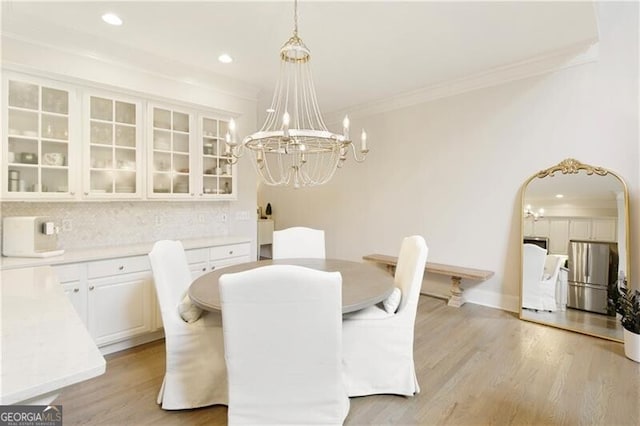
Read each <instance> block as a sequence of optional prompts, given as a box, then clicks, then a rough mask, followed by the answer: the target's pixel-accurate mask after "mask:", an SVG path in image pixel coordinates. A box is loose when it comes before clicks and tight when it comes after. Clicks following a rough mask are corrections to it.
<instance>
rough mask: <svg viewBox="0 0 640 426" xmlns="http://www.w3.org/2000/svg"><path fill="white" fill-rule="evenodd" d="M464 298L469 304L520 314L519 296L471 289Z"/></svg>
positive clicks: (465, 293)
mask: <svg viewBox="0 0 640 426" xmlns="http://www.w3.org/2000/svg"><path fill="white" fill-rule="evenodd" d="M463 297H464V300H465V302H467V303H474V304H476V305H482V306H487V307H489V308H496V309H502V310H503V311H509V312H520V309H519V308H518V304H519V303H520V298H519V297H518V296H511V295H505V294H501V293H495V292H493V291H486V290H480V289H475V288H471V289H467V290H465V291H464V295H463Z"/></svg>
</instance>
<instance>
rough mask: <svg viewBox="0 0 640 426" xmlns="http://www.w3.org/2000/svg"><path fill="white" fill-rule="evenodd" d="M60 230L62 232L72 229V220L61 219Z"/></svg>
mask: <svg viewBox="0 0 640 426" xmlns="http://www.w3.org/2000/svg"><path fill="white" fill-rule="evenodd" d="M62 230H63V231H64V232H70V231H73V222H72V221H71V219H62Z"/></svg>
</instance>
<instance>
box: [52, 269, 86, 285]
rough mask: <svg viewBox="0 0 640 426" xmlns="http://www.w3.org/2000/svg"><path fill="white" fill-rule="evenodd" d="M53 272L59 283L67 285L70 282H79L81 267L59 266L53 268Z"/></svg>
mask: <svg viewBox="0 0 640 426" xmlns="http://www.w3.org/2000/svg"><path fill="white" fill-rule="evenodd" d="M53 270H54V271H55V272H56V275H57V276H58V281H60V283H68V282H70V281H80V278H81V275H82V270H81V265H60V266H54V267H53Z"/></svg>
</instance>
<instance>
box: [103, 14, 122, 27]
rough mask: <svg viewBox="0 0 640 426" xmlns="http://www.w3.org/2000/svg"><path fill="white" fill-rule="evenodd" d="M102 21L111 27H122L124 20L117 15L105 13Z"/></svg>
mask: <svg viewBox="0 0 640 426" xmlns="http://www.w3.org/2000/svg"><path fill="white" fill-rule="evenodd" d="M102 20H103V21H104V22H106V23H107V24H109V25H116V26H120V25H122V19H120V17H119V16H118V15H116V14H115V13H105V14H104V15H102Z"/></svg>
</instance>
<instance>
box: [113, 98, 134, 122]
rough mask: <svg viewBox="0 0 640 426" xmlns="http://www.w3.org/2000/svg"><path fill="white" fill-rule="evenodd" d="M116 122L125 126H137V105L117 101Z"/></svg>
mask: <svg viewBox="0 0 640 426" xmlns="http://www.w3.org/2000/svg"><path fill="white" fill-rule="evenodd" d="M116 122H117V123H125V124H136V106H135V104H130V103H127V102H120V101H116Z"/></svg>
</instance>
